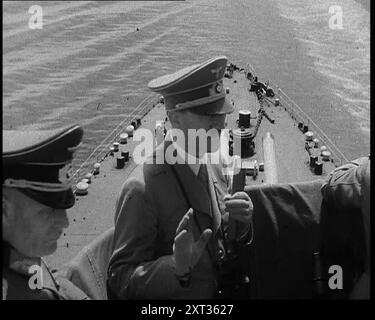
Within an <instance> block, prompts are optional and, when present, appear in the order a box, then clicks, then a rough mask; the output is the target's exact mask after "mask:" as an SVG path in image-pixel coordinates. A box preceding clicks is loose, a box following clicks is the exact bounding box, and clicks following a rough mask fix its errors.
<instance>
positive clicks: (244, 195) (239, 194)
mask: <svg viewBox="0 0 375 320" xmlns="http://www.w3.org/2000/svg"><path fill="white" fill-rule="evenodd" d="M232 199H244V200H250V197H249V195H248V194H247V193H246V192H245V191H239V192H236V193H235V194H233V195H232Z"/></svg>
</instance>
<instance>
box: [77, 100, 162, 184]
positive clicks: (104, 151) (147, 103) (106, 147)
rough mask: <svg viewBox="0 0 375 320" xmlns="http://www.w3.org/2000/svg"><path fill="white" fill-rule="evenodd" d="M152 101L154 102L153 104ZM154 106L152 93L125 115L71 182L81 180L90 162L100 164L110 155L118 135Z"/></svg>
mask: <svg viewBox="0 0 375 320" xmlns="http://www.w3.org/2000/svg"><path fill="white" fill-rule="evenodd" d="M153 101H155V102H154V103H153ZM155 105H156V96H155V94H154V93H151V94H150V95H148V96H147V97H146V98H144V99H143V100H142V101H141V102H140V103H139V104H138V105H137V107H136V108H135V109H134V110H133V111H132V112H131V113H130V114H128V115H126V116H125V118H124V119H123V120H122V121H121V122H120V123H119V124H118V125H117V126H116V127H115V128H114V129H113V130H112V131H111V132H110V133H109V134H108V135H107V136H106V137H105V138H104V139H103V140H102V141H101V143H100V144H99V145H98V146H97V147H96V148H95V149H94V150H93V151H92V152H91V153H90V155H89V156H88V157H87V158H86V160H85V161H84V162H83V163H82V164H81V165H80V166H79V168H78V169H77V170H76V171H75V172H74V174H73V175H72V180H73V181H74V182H75V183H76V182H78V181H79V180H80V179H82V178H83V175H84V174H86V173H87V172H83V171H84V170H87V168H86V166H87V165H90V164H91V162H99V163H100V162H102V161H103V160H104V159H105V158H106V157H107V156H108V154H109V153H110V146H111V145H112V144H113V143H114V142H115V141H117V140H118V138H119V136H120V134H121V133H123V132H124V128H126V126H128V125H129V124H131V122H132V121H134V120H136V119H137V118H143V117H144V116H145V115H146V114H147V113H148V112H149V111H150V110H151V109H152V108H153V107H154V106H155ZM91 171H92V170H91Z"/></svg>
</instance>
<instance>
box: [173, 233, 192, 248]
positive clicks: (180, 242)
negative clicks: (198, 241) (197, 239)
mask: <svg viewBox="0 0 375 320" xmlns="http://www.w3.org/2000/svg"><path fill="white" fill-rule="evenodd" d="M191 237H192V235H191V234H190V233H189V232H188V231H187V230H182V231H181V232H180V233H178V234H177V235H176V237H175V238H174V245H175V248H182V247H185V246H187V245H188V244H189V241H190V238H191Z"/></svg>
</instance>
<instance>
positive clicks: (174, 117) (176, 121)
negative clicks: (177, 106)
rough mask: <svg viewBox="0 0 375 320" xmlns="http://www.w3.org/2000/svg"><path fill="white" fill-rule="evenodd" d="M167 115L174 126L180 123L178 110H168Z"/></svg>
mask: <svg viewBox="0 0 375 320" xmlns="http://www.w3.org/2000/svg"><path fill="white" fill-rule="evenodd" d="M167 116H168V118H169V121H170V122H171V124H172V126H173V127H176V126H179V125H180V117H179V115H178V112H172V111H167Z"/></svg>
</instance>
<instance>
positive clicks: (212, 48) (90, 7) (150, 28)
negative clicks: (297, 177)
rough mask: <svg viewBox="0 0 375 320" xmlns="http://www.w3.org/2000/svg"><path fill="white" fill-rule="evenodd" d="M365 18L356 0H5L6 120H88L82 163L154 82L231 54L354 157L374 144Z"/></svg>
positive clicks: (365, 8) (27, 125) (13, 123)
mask: <svg viewBox="0 0 375 320" xmlns="http://www.w3.org/2000/svg"><path fill="white" fill-rule="evenodd" d="M32 5H38V6H40V8H41V9H42V17H43V24H42V28H40V29H38V28H36V29H35V28H34V29H33V28H32V27H30V26H32V23H31V24H30V18H32V16H33V13H35V11H33V10H30V7H31V6H32ZM334 5H335V6H339V7H340V8H341V13H342V26H341V28H331V26H330V23H329V21H330V18H331V17H332V15H333V14H332V13H330V7H331V6H334ZM29 10H30V12H29ZM369 20H370V17H369V2H366V1H357V2H356V1H353V0H335V1H329V0H327V1H326V0H267V1H256V0H233V1H225V0H202V1H201V0H200V1H198V0H197V1H165V2H159V1H144V2H143V1H118V2H107V1H106V2H104V1H103V2H100V1H99V2H95V1H89V2H79V1H77V2H76V1H72V2H68V1H67V2H65V1H64V2H62V1H61V2H58V1H56V2H54V1H46V2H44V1H43V2H42V1H40V2H38V1H33V2H4V3H3V127H4V128H5V129H16V130H23V129H37V128H42V129H51V128H55V127H58V126H64V125H68V124H71V123H74V122H78V123H81V124H83V126H84V129H85V136H84V144H83V147H82V149H81V150H80V151H79V153H78V159H77V163H78V162H82V161H83V160H84V159H85V158H86V157H87V156H88V155H89V154H90V153H91V152H92V150H93V149H94V148H95V147H96V146H97V145H98V144H99V143H100V142H101V141H102V139H103V138H105V137H106V136H107V134H108V133H109V132H110V131H111V130H112V129H113V128H115V127H116V126H117V124H118V123H120V121H122V120H123V119H124V117H125V116H126V115H128V114H129V113H131V111H132V109H134V108H135V106H136V105H137V104H138V103H139V102H140V101H141V100H142V99H144V98H145V97H146V96H147V95H148V94H149V91H148V89H147V82H148V81H150V80H151V79H153V78H155V77H157V76H160V75H164V74H166V73H168V72H173V71H175V70H177V69H178V68H182V67H184V66H187V65H189V64H194V63H199V62H202V61H205V60H206V59H209V58H211V57H213V56H217V55H226V56H227V57H228V58H229V59H230V61H232V62H234V63H235V64H237V65H239V66H246V63H248V62H250V63H251V64H252V65H253V66H254V68H255V69H256V70H257V73H258V77H259V79H260V80H262V81H266V80H271V81H272V82H274V83H277V84H278V85H279V86H280V87H281V88H282V89H283V90H284V91H285V92H287V93H288V95H289V96H290V97H291V98H292V99H293V100H295V101H296V102H297V103H298V104H299V105H300V106H301V108H302V109H303V110H304V111H305V112H306V113H307V114H309V115H310V117H311V118H312V119H313V120H314V122H316V123H317V124H318V125H319V126H320V127H321V128H322V129H323V130H324V131H325V132H326V133H327V134H328V135H329V137H330V138H331V139H332V140H333V141H334V142H335V143H336V144H337V145H338V147H339V148H340V149H341V150H342V151H343V152H344V154H345V155H346V157H347V158H349V159H353V158H355V157H358V156H361V155H365V154H368V153H369V141H370V121H369V115H370V93H369V92H370V75H369V69H370V68H369V64H370V57H369V53H370V30H369V29H370V21H369ZM31 22H32V21H31Z"/></svg>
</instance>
